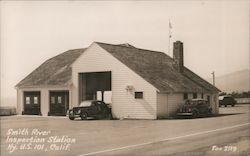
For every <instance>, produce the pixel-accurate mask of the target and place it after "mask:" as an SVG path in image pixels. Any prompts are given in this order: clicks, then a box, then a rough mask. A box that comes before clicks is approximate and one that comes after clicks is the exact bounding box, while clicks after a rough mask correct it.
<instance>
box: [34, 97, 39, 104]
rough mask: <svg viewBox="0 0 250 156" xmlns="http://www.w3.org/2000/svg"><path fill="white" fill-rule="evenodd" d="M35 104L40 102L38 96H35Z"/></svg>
mask: <svg viewBox="0 0 250 156" xmlns="http://www.w3.org/2000/svg"><path fill="white" fill-rule="evenodd" d="M34 104H38V97H37V96H34Z"/></svg>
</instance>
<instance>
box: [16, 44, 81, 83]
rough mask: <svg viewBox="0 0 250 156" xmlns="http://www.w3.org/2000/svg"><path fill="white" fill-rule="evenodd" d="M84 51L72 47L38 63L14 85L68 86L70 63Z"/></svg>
mask: <svg viewBox="0 0 250 156" xmlns="http://www.w3.org/2000/svg"><path fill="white" fill-rule="evenodd" d="M84 51H85V49H73V50H69V51H66V52H64V53H62V54H59V55H57V56H55V57H53V58H51V59H49V60H47V61H45V62H44V63H43V64H42V65H40V66H39V67H38V68H37V69H35V70H34V71H33V72H32V73H30V74H29V75H28V76H27V77H26V78H24V79H23V80H22V81H21V82H19V83H18V84H17V85H16V87H41V86H68V85H70V84H71V73H72V69H71V64H72V63H73V62H74V61H75V60H76V59H77V58H78V57H79V56H80V55H81V54H82V53H83V52H84Z"/></svg>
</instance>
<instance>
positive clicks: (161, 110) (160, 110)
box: [157, 93, 168, 118]
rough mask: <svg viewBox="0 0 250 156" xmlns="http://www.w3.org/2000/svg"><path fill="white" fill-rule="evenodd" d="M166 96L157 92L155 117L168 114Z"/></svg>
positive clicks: (162, 116)
mask: <svg viewBox="0 0 250 156" xmlns="http://www.w3.org/2000/svg"><path fill="white" fill-rule="evenodd" d="M167 100H168V97H167V94H161V93H157V117H158V118H164V117H167V116H168V109H167V108H168V101H167Z"/></svg>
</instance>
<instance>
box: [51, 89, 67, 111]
mask: <svg viewBox="0 0 250 156" xmlns="http://www.w3.org/2000/svg"><path fill="white" fill-rule="evenodd" d="M51 93H65V97H67V99H64V103H65V105H64V109H65V116H66V115H67V110H68V109H69V102H70V99H69V98H70V90H49V99H48V100H49V102H48V103H49V112H48V116H64V114H62V115H60V114H54V113H52V112H51ZM56 101H57V100H56Z"/></svg>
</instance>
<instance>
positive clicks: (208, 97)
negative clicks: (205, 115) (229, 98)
mask: <svg viewBox="0 0 250 156" xmlns="http://www.w3.org/2000/svg"><path fill="white" fill-rule="evenodd" d="M207 102H208V104H210V96H209V95H208V96H207Z"/></svg>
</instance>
